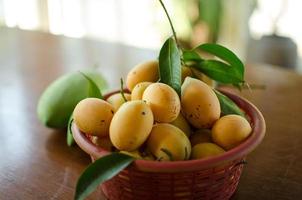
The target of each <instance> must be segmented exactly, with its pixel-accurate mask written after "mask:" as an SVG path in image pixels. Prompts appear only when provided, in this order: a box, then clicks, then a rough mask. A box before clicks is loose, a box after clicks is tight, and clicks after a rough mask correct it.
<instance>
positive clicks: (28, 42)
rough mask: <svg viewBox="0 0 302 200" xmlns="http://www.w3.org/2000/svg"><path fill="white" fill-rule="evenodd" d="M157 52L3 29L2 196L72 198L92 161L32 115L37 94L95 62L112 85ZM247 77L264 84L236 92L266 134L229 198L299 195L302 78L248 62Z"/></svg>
mask: <svg viewBox="0 0 302 200" xmlns="http://www.w3.org/2000/svg"><path fill="white" fill-rule="evenodd" d="M156 57H157V52H152V51H147V50H141V49H136V48H133V47H127V46H122V45H119V44H110V43H104V42H95V41H91V40H78V39H68V38H65V37H58V36H52V35H49V34H45V33H35V32H28V31H19V30H16V29H6V28H1V29H0V127H1V129H2V130H1V132H0V199H1V200H2V199H3V200H19V199H22V200H35V199H39V200H40V199H43V200H44V199H47V200H48V199H63V200H66V199H72V197H73V193H74V188H75V184H76V180H77V178H78V176H79V175H80V173H81V172H82V171H83V169H84V168H85V166H87V165H88V164H89V162H90V160H89V157H88V156H87V155H85V153H83V152H82V151H81V150H80V149H79V148H78V147H76V146H75V147H72V148H69V147H67V145H66V142H65V132H64V130H53V129H48V128H45V127H44V126H43V125H42V124H41V123H40V122H39V121H38V119H37V117H36V105H37V101H38V98H39V96H40V95H41V93H42V92H43V90H44V89H45V88H46V87H47V85H48V84H49V83H50V82H51V81H53V80H54V79H56V78H57V77H58V76H60V75H62V74H64V73H65V72H68V71H75V70H78V69H83V68H87V67H90V66H93V65H95V64H98V65H99V66H100V67H99V70H100V71H101V72H102V73H103V74H104V76H105V77H106V78H107V79H108V82H109V84H110V86H111V88H116V87H118V85H119V78H120V77H125V75H126V73H127V71H128V70H129V69H130V68H131V67H132V66H133V65H134V64H136V63H138V62H141V61H144V60H147V59H153V58H156ZM246 74H247V76H246V79H247V81H249V82H250V83H257V84H265V85H266V90H255V91H253V92H249V91H244V92H243V93H242V94H241V95H242V96H244V97H246V98H247V99H249V100H251V101H252V102H253V103H254V104H255V105H256V106H257V107H258V108H259V109H260V110H261V111H262V113H263V115H264V117H265V119H266V123H267V133H266V137H265V139H264V141H263V143H262V144H261V145H260V146H259V147H258V148H257V149H256V150H255V151H254V152H253V153H251V154H250V155H249V156H248V159H247V161H248V164H247V165H246V167H245V169H244V172H243V174H242V177H241V180H240V184H239V187H238V190H237V191H236V193H235V195H234V196H233V199H244V200H249V199H252V200H255V199H274V200H276V199H297V198H299V197H301V196H302V117H301V113H302V76H300V75H298V74H295V73H294V72H291V71H286V70H283V69H280V68H277V67H271V66H264V65H255V66H254V65H252V66H249V67H248V69H247V73H246ZM98 195H102V194H100V193H99V192H95V193H94V194H92V195H91V196H90V198H89V199H98V198H97V196H98ZM99 199H105V198H104V197H101V198H99Z"/></svg>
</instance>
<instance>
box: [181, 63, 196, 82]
mask: <svg viewBox="0 0 302 200" xmlns="http://www.w3.org/2000/svg"><path fill="white" fill-rule="evenodd" d="M187 76H189V77H192V76H193V73H192V70H191V69H190V68H189V67H184V66H182V67H181V82H184V80H185V78H186V77H187Z"/></svg>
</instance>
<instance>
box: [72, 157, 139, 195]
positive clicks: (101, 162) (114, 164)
mask: <svg viewBox="0 0 302 200" xmlns="http://www.w3.org/2000/svg"><path fill="white" fill-rule="evenodd" d="M134 160H135V159H134V158H133V157H131V156H128V155H125V154H121V153H112V154H109V155H106V156H104V157H101V158H99V159H98V160H96V161H95V162H94V163H92V164H90V165H89V166H88V167H87V168H86V169H85V171H84V172H83V173H82V175H81V176H80V178H79V179H78V182H77V186H76V192H75V197H74V199H75V200H82V199H85V198H86V197H87V196H88V195H89V194H90V193H91V192H93V191H94V190H95V189H96V188H97V187H98V186H99V185H100V184H102V183H103V182H105V181H107V180H109V179H111V178H113V177H114V176H115V175H117V174H118V173H119V172H120V171H122V170H123V169H125V168H126V167H127V166H129V165H130V164H131V163H132V162H133V161H134Z"/></svg>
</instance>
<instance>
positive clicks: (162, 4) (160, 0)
mask: <svg viewBox="0 0 302 200" xmlns="http://www.w3.org/2000/svg"><path fill="white" fill-rule="evenodd" d="M159 2H160V4H161V6H162V7H163V9H164V11H165V13H166V16H167V17H168V20H169V23H170V27H171V29H172V32H173V37H174V39H175V42H176V44H177V47H178V48H179V47H180V46H179V44H178V40H177V37H176V32H175V29H174V27H173V24H172V21H171V18H170V16H169V13H168V11H167V9H166V7H165V5H164V3H163V1H162V0H159Z"/></svg>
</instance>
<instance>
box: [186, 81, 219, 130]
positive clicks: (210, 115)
mask: <svg viewBox="0 0 302 200" xmlns="http://www.w3.org/2000/svg"><path fill="white" fill-rule="evenodd" d="M181 106H182V112H183V114H184V116H185V118H186V119H187V120H188V122H189V123H190V124H192V125H193V126H194V127H195V128H211V127H212V125H213V124H214V122H215V121H216V120H217V119H219V117H220V104H219V100H218V98H217V96H216V94H215V93H214V91H213V90H212V88H210V87H209V86H208V85H207V84H205V83H203V82H202V81H200V80H197V79H194V78H190V77H187V78H186V79H185V81H184V83H183V85H182V86H181Z"/></svg>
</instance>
